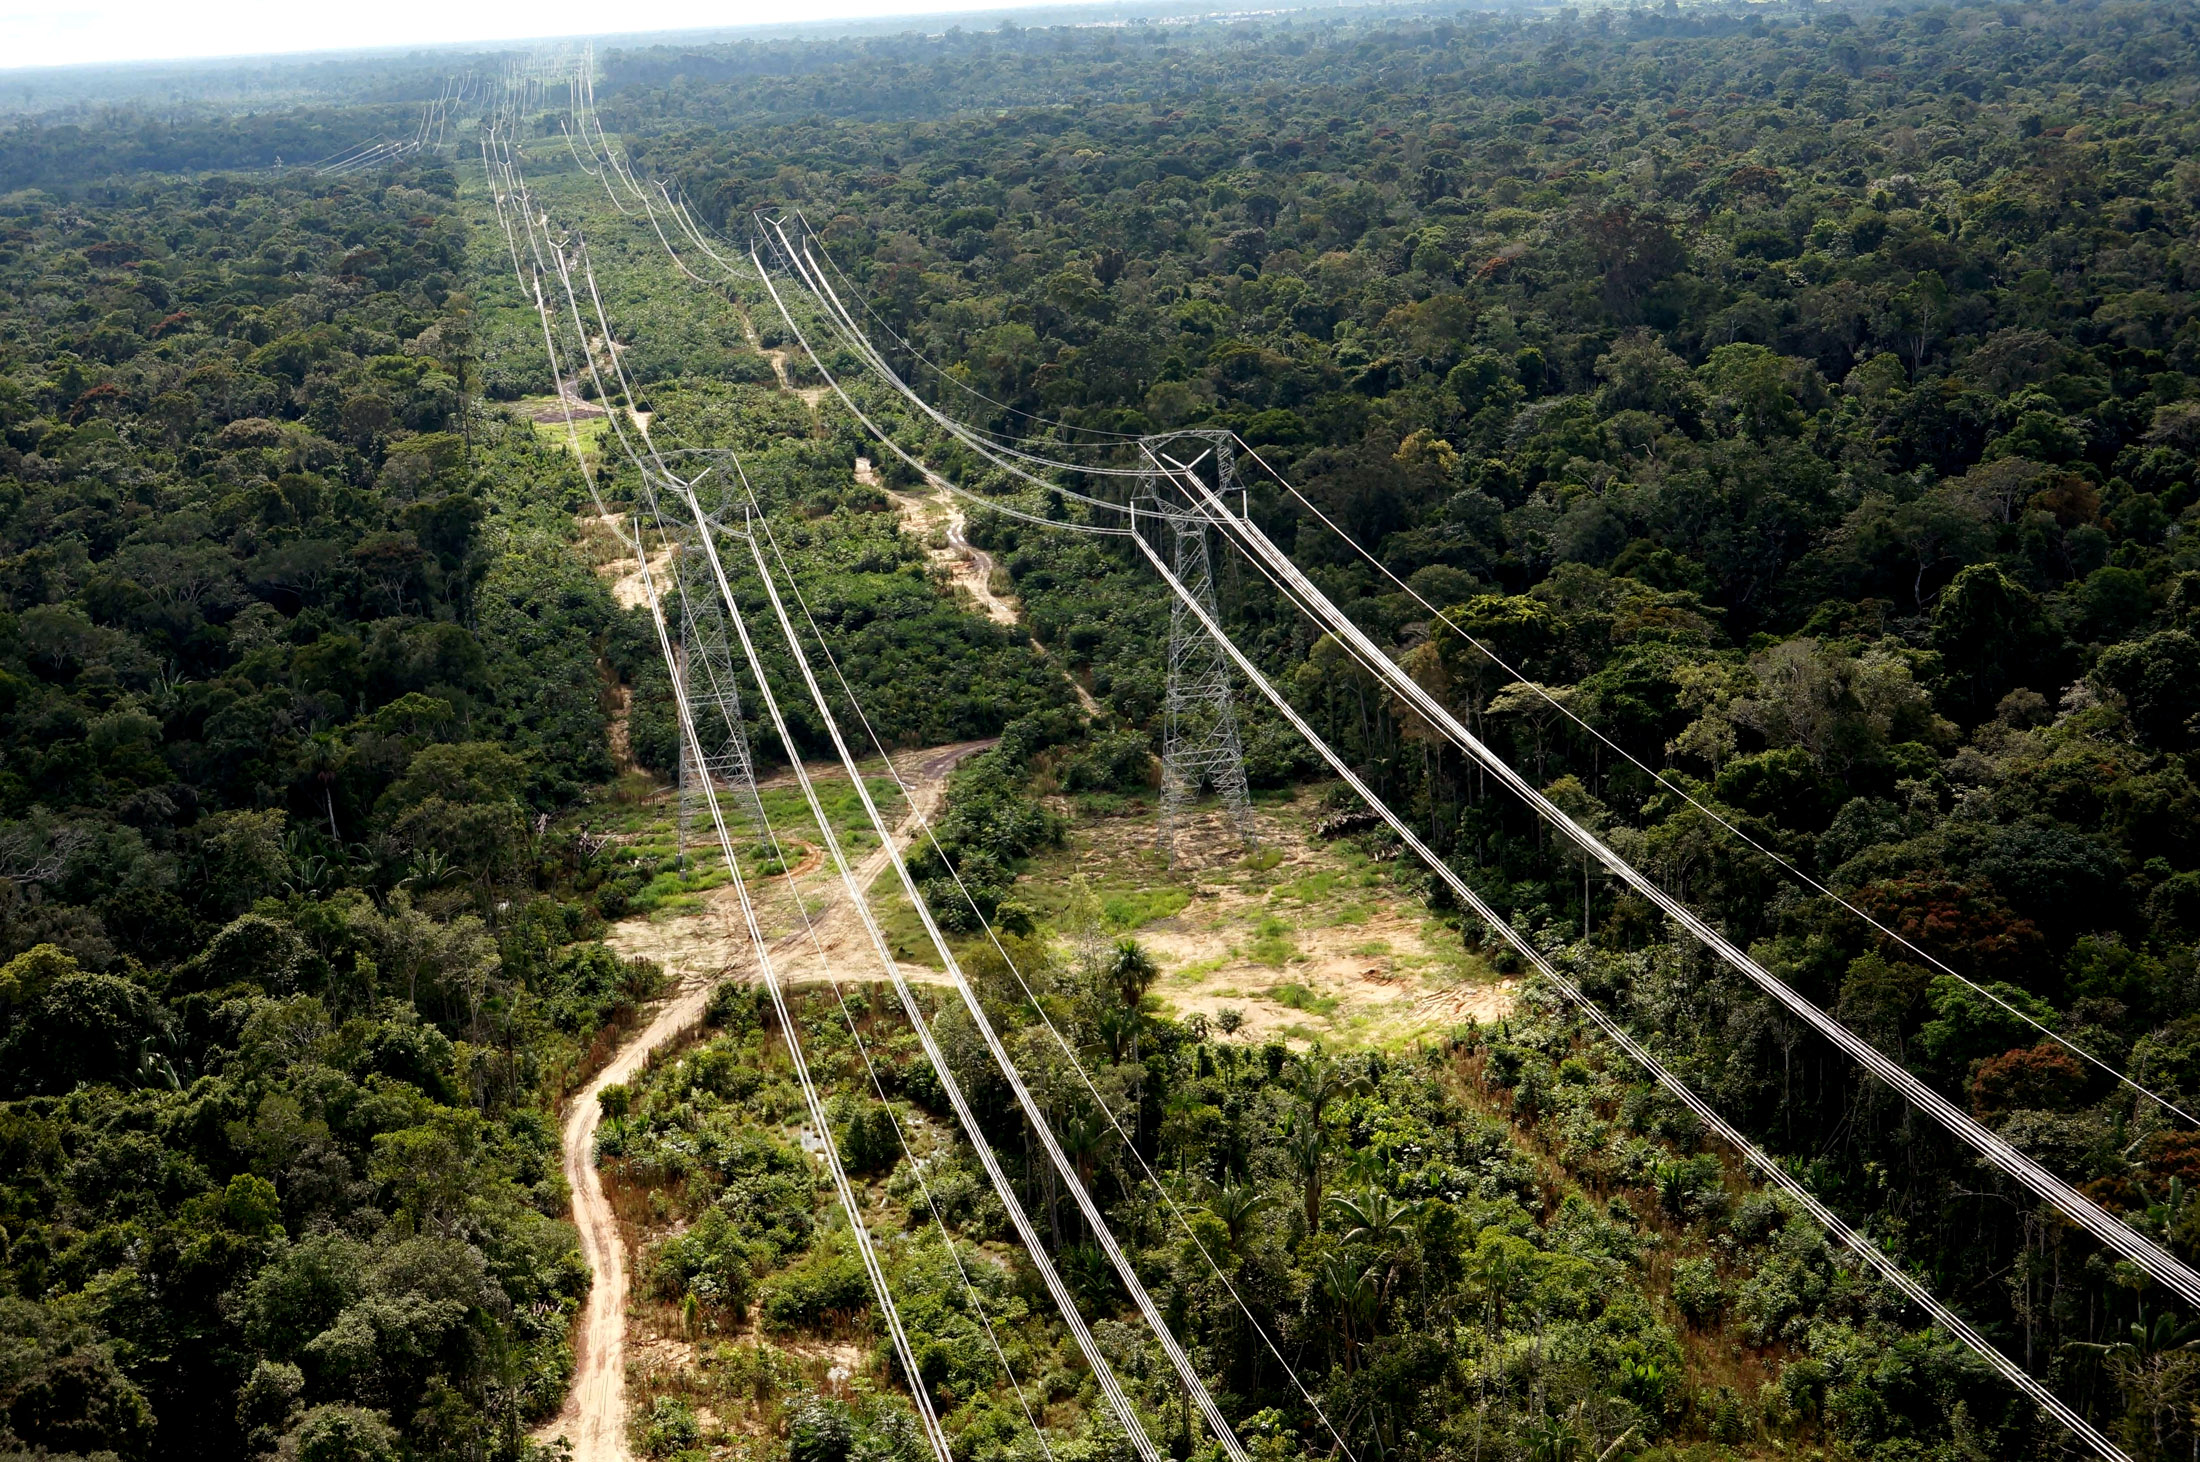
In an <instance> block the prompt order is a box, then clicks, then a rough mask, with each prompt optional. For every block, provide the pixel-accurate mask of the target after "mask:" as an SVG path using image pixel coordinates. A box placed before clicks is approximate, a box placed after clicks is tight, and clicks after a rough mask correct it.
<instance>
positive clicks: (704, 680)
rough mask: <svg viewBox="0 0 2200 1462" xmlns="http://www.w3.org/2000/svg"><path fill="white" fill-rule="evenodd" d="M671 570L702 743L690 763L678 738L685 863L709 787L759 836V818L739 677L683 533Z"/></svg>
mask: <svg viewBox="0 0 2200 1462" xmlns="http://www.w3.org/2000/svg"><path fill="white" fill-rule="evenodd" d="M714 526H715V525H714ZM673 572H674V573H676V574H678V575H679V579H680V588H681V590H682V592H681V594H680V596H679V597H680V605H681V613H680V640H679V645H678V647H677V649H676V651H675V654H676V656H677V658H678V660H679V664H680V680H681V683H682V685H683V686H684V687H685V688H686V690H687V699H688V708H689V711H690V713H691V714H692V715H693V716H694V718H695V739H696V740H698V741H700V742H701V743H702V744H703V761H702V765H700V766H697V765H696V763H695V753H694V751H693V749H692V748H691V747H690V746H689V744H688V740H687V738H686V737H684V736H683V737H681V738H680V861H681V863H682V864H683V865H685V863H686V862H687V849H688V843H689V841H690V839H691V837H692V836H693V834H694V832H695V830H696V828H697V827H698V826H703V827H708V826H709V825H710V804H709V802H708V801H707V800H706V799H707V797H708V796H709V789H710V788H711V787H713V786H715V787H717V788H718V789H719V790H720V791H721V792H722V793H724V792H730V793H731V794H732V801H733V810H734V811H736V812H738V813H739V814H740V815H741V816H743V817H745V818H747V819H748V824H749V829H750V831H751V832H752V833H753V834H754V835H755V836H757V837H762V836H763V835H764V826H765V824H764V804H763V800H762V799H761V798H760V797H758V796H757V792H756V760H755V758H754V757H752V756H751V755H750V753H749V738H748V735H747V733H746V732H744V731H743V730H742V729H741V683H740V681H739V680H737V679H736V678H735V677H734V669H733V648H732V644H731V642H730V640H729V638H728V631H727V627H726V613H725V608H724V606H723V605H722V604H721V603H720V602H719V597H718V581H717V578H716V576H715V575H713V574H712V573H711V569H710V561H709V559H708V558H707V557H706V556H705V555H704V553H703V550H702V545H701V544H700V543H695V542H691V541H688V540H686V539H683V540H682V541H681V543H680V545H679V548H678V551H677V552H676V553H675V554H674V555H673Z"/></svg>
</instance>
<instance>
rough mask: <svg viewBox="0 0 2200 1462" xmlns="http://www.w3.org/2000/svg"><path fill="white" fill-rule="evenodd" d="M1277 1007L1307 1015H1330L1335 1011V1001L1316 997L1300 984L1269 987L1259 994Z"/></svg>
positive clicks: (1329, 998)
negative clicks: (1299, 1011) (1301, 1011)
mask: <svg viewBox="0 0 2200 1462" xmlns="http://www.w3.org/2000/svg"><path fill="white" fill-rule="evenodd" d="M1260 993H1261V994H1263V995H1265V996H1267V997H1268V998H1269V999H1270V1000H1273V1001H1275V1002H1276V1003H1277V1004H1278V1005H1281V1006H1284V1007H1286V1008H1287V1009H1291V1010H1303V1011H1305V1012H1306V1013H1307V1014H1308V1015H1330V1014H1333V1013H1334V1012H1335V1011H1336V1009H1337V1001H1336V999H1335V998H1334V997H1332V996H1328V995H1317V994H1315V993H1314V992H1313V991H1312V990H1309V989H1308V988H1307V987H1306V986H1304V985H1300V984H1291V983H1287V984H1281V985H1270V986H1269V987H1268V988H1267V989H1265V990H1263V991H1261V992H1260Z"/></svg>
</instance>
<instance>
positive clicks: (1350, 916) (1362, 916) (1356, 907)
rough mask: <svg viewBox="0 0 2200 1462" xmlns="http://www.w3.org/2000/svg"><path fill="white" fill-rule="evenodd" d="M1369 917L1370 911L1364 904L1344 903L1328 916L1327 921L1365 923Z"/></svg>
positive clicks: (1333, 922)
mask: <svg viewBox="0 0 2200 1462" xmlns="http://www.w3.org/2000/svg"><path fill="white" fill-rule="evenodd" d="M1369 917H1370V913H1369V910H1368V907H1367V905H1366V904H1346V905H1345V906H1344V907H1343V908H1341V909H1339V910H1337V912H1336V913H1334V914H1332V915H1330V916H1329V922H1330V923H1332V924H1350V925H1359V924H1365V923H1366V922H1367V921H1368V919H1369Z"/></svg>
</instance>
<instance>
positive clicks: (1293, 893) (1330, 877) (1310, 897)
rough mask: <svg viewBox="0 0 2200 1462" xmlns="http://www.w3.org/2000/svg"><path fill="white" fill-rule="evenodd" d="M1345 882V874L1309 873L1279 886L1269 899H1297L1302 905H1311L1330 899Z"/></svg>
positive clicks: (1323, 871)
mask: <svg viewBox="0 0 2200 1462" xmlns="http://www.w3.org/2000/svg"><path fill="white" fill-rule="evenodd" d="M1344 882H1346V878H1345V875H1344V874H1342V873H1333V872H1330V871H1329V870H1327V869H1324V870H1322V871H1320V872H1318V873H1309V874H1307V875H1306V876H1305V877H1304V878H1294V879H1293V880H1291V881H1290V882H1289V883H1279V884H1277V885H1276V888H1275V892H1273V893H1271V894H1270V895H1269V897H1270V898H1279V899H1295V900H1297V901H1298V902H1300V903H1302V904H1311V903H1315V902H1318V901H1319V900H1322V899H1325V898H1327V897H1329V895H1330V894H1332V893H1334V892H1335V891H1336V889H1337V886H1338V885H1339V884H1341V883H1344Z"/></svg>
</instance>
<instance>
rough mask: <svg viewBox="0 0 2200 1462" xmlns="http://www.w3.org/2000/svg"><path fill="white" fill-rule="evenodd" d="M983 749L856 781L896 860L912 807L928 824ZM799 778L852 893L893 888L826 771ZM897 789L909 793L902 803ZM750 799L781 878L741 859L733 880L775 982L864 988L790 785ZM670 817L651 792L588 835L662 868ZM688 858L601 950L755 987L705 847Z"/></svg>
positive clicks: (855, 812)
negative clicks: (956, 773)
mask: <svg viewBox="0 0 2200 1462" xmlns="http://www.w3.org/2000/svg"><path fill="white" fill-rule="evenodd" d="M990 745H992V742H990V741H967V742H958V743H956V744H954V745H952V746H943V747H934V748H931V749H929V750H924V751H914V752H906V753H897V754H896V756H895V758H894V769H895V772H896V773H897V774H898V777H899V781H900V785H897V784H896V781H895V780H894V779H893V778H890V777H887V776H884V775H883V772H884V768H883V767H879V768H867V769H866V774H865V782H866V784H867V786H868V788H869V790H870V792H871V796H872V799H873V800H874V801H875V802H876V803H877V804H878V807H879V812H880V814H881V816H882V817H884V818H885V819H886V821H887V823H888V825H889V826H891V827H893V828H894V829H895V837H896V841H897V842H898V843H899V844H900V846H901V847H902V848H904V849H905V850H906V849H907V848H908V846H909V844H910V843H911V841H912V840H913V839H914V838H915V837H916V835H917V832H918V827H919V822H918V819H917V817H916V816H915V815H914V813H913V812H912V808H911V802H913V803H914V804H915V809H916V810H917V811H921V812H922V813H923V814H924V815H926V816H936V815H937V814H938V812H939V810H940V806H941V803H942V800H943V799H944V797H945V794H946V785H947V777H948V774H949V773H950V772H952V771H953V770H954V769H955V767H956V766H958V765H959V764H961V762H962V761H963V759H964V758H966V757H969V756H973V755H975V754H976V753H978V752H980V751H983V750H985V749H986V748H987V747H988V746H990ZM809 772H810V777H811V779H812V781H813V782H814V783H815V784H816V786H817V789H818V794H819V800H820V802H821V803H822V804H823V805H824V806H825V809H826V815H827V819H828V821H830V822H831V823H832V824H833V826H834V827H835V829H836V832H837V835H838V837H839V839H840V845H841V849H842V852H843V854H844V856H845V857H846V858H847V860H848V863H849V865H850V868H851V871H852V872H853V874H854V876H855V879H856V883H857V886H858V887H861V888H865V889H870V888H873V887H874V886H879V887H880V892H881V893H884V892H885V887H884V886H885V885H891V884H892V883H893V880H892V878H891V877H890V876H888V875H889V869H890V863H889V860H888V858H887V856H886V851H885V849H884V848H883V847H881V846H880V844H879V841H878V838H877V836H876V834H875V833H874V832H873V831H872V830H871V827H870V823H869V819H868V818H867V817H866V816H865V814H864V813H863V810H862V805H861V802H860V800H859V799H858V798H857V797H856V796H855V795H854V788H853V787H851V786H850V785H849V783H848V780H847V778H846V776H845V775H844V774H843V773H842V771H841V769H840V768H839V767H838V766H837V765H831V766H827V765H817V766H813V767H811V768H809ZM901 786H906V787H907V788H908V789H909V798H908V799H907V800H905V799H904V798H903V796H902V793H901ZM759 795H760V797H761V799H762V801H763V804H764V813H765V816H766V817H767V818H768V819H769V820H770V822H771V824H772V827H773V829H774V830H775V832H776V833H777V835H778V837H779V839H780V843H779V847H780V851H781V852H782V853H783V854H784V855H785V858H786V862H787V865H788V866H787V867H786V868H784V869H780V868H778V867H775V866H764V865H761V864H756V863H751V862H750V860H749V858H744V867H743V869H742V872H743V876H744V877H745V878H746V879H747V880H748V883H749V888H750V893H751V896H752V897H753V899H754V900H755V904H756V910H757V922H758V925H759V927H760V928H761V929H762V930H763V933H764V937H765V939H766V940H767V941H769V943H770V945H771V948H772V964H773V968H774V970H775V971H776V972H777V973H778V975H779V976H780V978H782V979H783V980H786V981H788V982H790V983H794V982H804V981H811V980H824V979H838V980H868V979H872V978H875V977H876V976H877V975H878V974H879V970H878V968H877V958H876V955H875V953H874V952H873V950H872V947H871V943H870V939H869V935H868V932H867V931H866V930H865V928H864V926H863V923H862V920H861V919H860V918H858V917H857V915H856V913H855V910H854V908H853V907H852V906H851V905H850V904H849V901H848V899H847V897H846V893H845V887H844V885H843V883H842V881H841V878H840V874H839V871H838V869H837V868H836V867H835V865H834V864H833V862H832V860H831V859H830V858H828V857H827V856H826V853H825V849H824V848H823V847H822V846H821V845H820V843H819V838H818V832H817V825H816V821H815V819H814V818H812V817H811V815H810V812H809V807H808V804H807V802H806V801H804V799H803V797H802V794H801V792H800V789H799V788H798V786H797V785H796V783H795V780H794V778H793V775H792V774H791V773H786V772H782V773H780V774H779V775H777V776H775V777H769V778H766V779H765V781H764V782H763V783H762V784H761V786H760V789H759ZM725 802H726V805H728V806H729V807H730V806H731V805H732V803H733V799H731V798H730V797H729V798H726V799H725ZM678 814H679V806H678V799H677V797H676V796H675V795H674V794H673V793H671V792H670V791H660V792H658V793H656V794H655V795H653V796H652V797H650V798H649V799H647V800H646V801H643V802H641V803H638V804H631V805H629V806H628V808H627V809H626V810H625V811H624V812H623V813H622V814H619V815H618V816H615V817H614V818H612V819H611V820H610V821H609V822H607V823H606V824H605V825H604V826H602V827H599V828H597V829H596V830H597V831H598V832H602V833H608V834H609V835H611V836H613V837H616V838H618V839H619V840H620V841H621V842H622V843H624V844H626V845H627V846H628V847H629V848H631V849H633V850H635V851H639V852H643V853H647V854H651V855H654V856H656V857H658V858H660V859H662V858H665V857H668V856H669V855H670V854H671V853H672V852H673V851H674V849H675V845H676V843H677V838H678ZM741 846H742V847H743V849H744V851H745V852H747V853H748V854H750V855H751V856H753V855H754V854H755V852H756V851H757V850H758V849H759V848H760V847H761V842H760V840H758V839H756V838H754V837H753V835H752V836H751V837H750V838H749V839H747V840H746V841H745V842H744V843H742V845H741ZM688 858H689V866H688V868H687V869H686V870H685V871H684V872H682V873H680V874H677V875H675V874H670V873H668V874H661V875H659V877H658V879H657V880H655V881H653V882H652V884H651V885H650V888H649V889H647V890H645V893H647V894H649V895H650V902H651V903H652V904H654V905H655V906H654V907H653V908H652V909H651V910H650V912H648V913H645V914H641V915H637V916H635V917H632V918H626V919H621V920H618V921H617V922H615V923H614V924H612V925H611V927H610V930H609V931H608V932H607V933H606V935H605V937H604V942H605V943H606V944H608V945H610V946H611V947H612V948H613V949H614V950H616V951H617V952H618V953H619V954H620V955H622V956H624V957H626V958H629V959H632V958H643V959H649V960H654V961H655V962H656V963H658V964H659V965H662V966H663V967H664V969H665V971H666V973H667V974H669V975H671V976H673V977H674V978H675V979H683V980H684V979H690V978H709V979H716V978H719V977H723V976H732V977H735V978H742V979H753V978H757V970H756V960H755V956H754V951H753V948H752V945H751V942H750V939H749V935H748V928H747V925H746V922H745V921H744V919H743V918H742V914H741V907H740V896H739V894H738V892H737V891H736V890H735V888H734V886H733V882H732V879H731V878H730V877H729V876H728V875H727V873H726V870H725V864H724V859H723V856H722V855H721V853H720V852H719V850H718V848H717V846H716V843H715V840H711V841H706V842H704V843H703V844H701V845H700V846H690V847H689V849H688ZM660 885H662V886H660ZM877 896H878V895H874V897H877ZM881 901H882V902H883V900H881ZM900 968H901V971H902V973H903V974H904V975H906V976H907V977H909V978H910V979H912V980H922V981H926V982H936V981H938V980H939V979H940V978H941V974H940V972H939V971H938V970H936V969H928V968H925V967H923V966H920V965H917V964H914V963H907V962H902V963H901V964H900Z"/></svg>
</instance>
